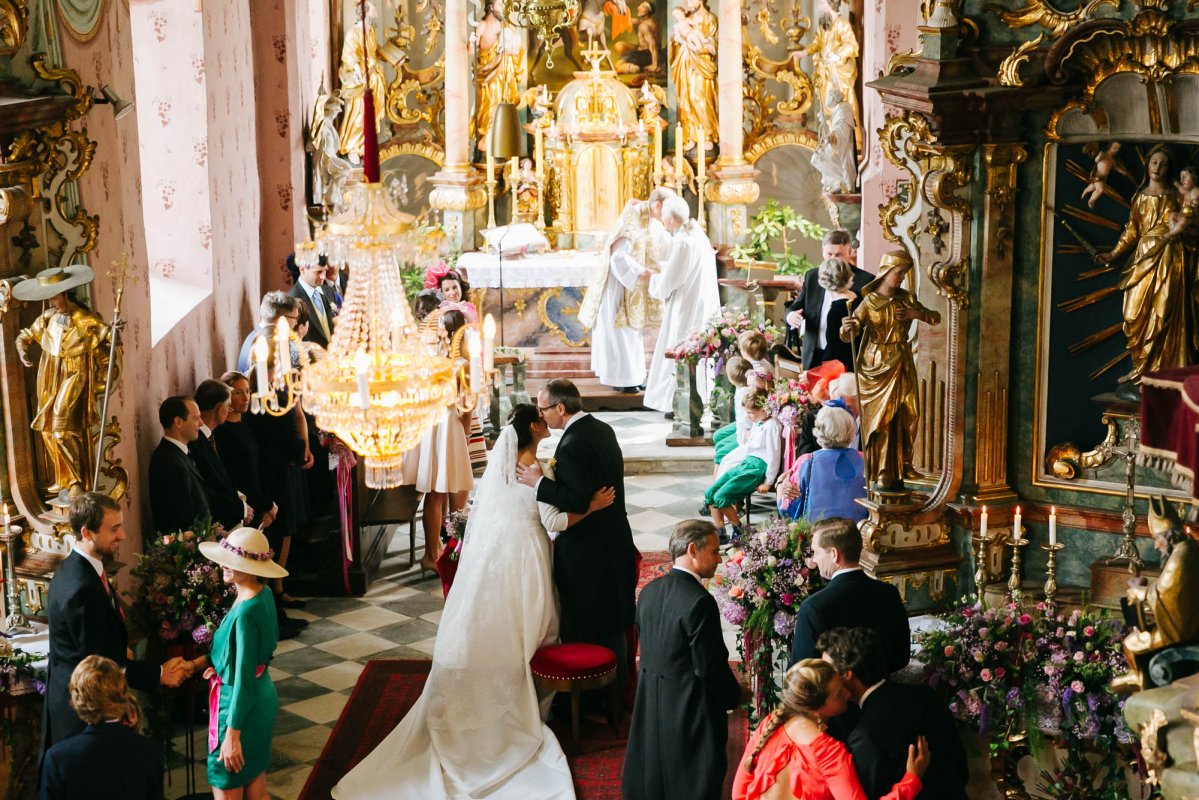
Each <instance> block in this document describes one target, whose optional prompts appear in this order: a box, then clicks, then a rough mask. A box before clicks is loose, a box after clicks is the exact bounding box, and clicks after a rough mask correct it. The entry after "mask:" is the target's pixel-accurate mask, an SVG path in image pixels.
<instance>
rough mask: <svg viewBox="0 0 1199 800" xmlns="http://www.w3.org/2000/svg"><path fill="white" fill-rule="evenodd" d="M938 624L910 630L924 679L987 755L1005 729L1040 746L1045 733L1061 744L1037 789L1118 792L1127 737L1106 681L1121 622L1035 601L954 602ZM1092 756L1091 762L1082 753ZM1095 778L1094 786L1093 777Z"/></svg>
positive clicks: (1118, 659)
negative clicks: (973, 730) (1121, 747)
mask: <svg viewBox="0 0 1199 800" xmlns="http://www.w3.org/2000/svg"><path fill="white" fill-rule="evenodd" d="M941 619H942V621H943V622H944V623H945V626H944V627H943V628H941V629H939V630H932V631H927V632H924V633H922V634H920V635H919V636H918V641H919V643H920V647H921V650H922V657H921V659H922V661H923V662H924V663H925V665H926V667H927V674H926V679H927V681H928V683H929V684H930V685H931V686H933V687H934V688H936V689H938V690H939V691H942V692H944V693H945V695H946V697H947V698H948V701H949V708H950V711H952V712H953V714H954V716H956V717H957V718H958V719H960V720H962V721H964V722H967V723H969V724H971V725H972V726H976V727H977V728H978V731H979V733H980V734H981V735H982V736H983V737H984V738H985V739H986V741H987V744H988V747H989V749H990V751H991V755H992V756H993V757H995V756H998V755H999V754H1000V753H1001V752H1002V751H1003V750H1006V749H1007V748H1008V746H1009V745H1010V743H1011V742H1012V741H1013V735H1015V734H1026V735H1027V736H1028V737H1029V739H1030V743H1031V744H1033V745H1034V746H1037V747H1039V746H1040V743H1041V742H1042V741H1043V739H1044V738H1045V737H1053V738H1055V739H1057V740H1058V742H1059V743H1060V748H1061V749H1062V750H1063V751H1064V752H1065V754H1066V755H1065V758H1064V760H1063V761H1062V762H1061V763H1060V764H1059V765H1058V767H1057V769H1056V771H1055V772H1053V773H1048V772H1046V773H1043V774H1042V776H1041V780H1040V783H1041V788H1042V791H1044V792H1045V793H1047V794H1048V795H1049V796H1052V797H1057V798H1063V797H1066V798H1078V799H1079V800H1082V798H1097V797H1102V798H1105V799H1106V800H1117V799H1118V798H1123V797H1125V791H1126V788H1127V787H1126V785H1125V780H1124V771H1123V769H1122V768H1121V767H1122V765H1121V763H1120V761H1119V757H1118V752H1117V748H1116V745H1117V744H1127V743H1130V742H1132V741H1134V737H1133V735H1132V733H1131V732H1130V731H1129V730H1128V728H1127V727H1126V726H1125V724H1124V718H1123V716H1122V714H1121V712H1122V709H1123V706H1124V700H1123V698H1121V697H1118V696H1117V695H1115V694H1114V693H1113V692H1112V691H1111V688H1110V686H1111V681H1112V679H1113V678H1115V677H1117V676H1119V675H1120V674H1122V673H1123V672H1125V671H1126V667H1125V662H1124V658H1123V655H1122V646H1123V640H1124V634H1125V630H1124V626H1123V624H1122V623H1120V622H1119V621H1118V620H1113V619H1109V618H1107V617H1105V616H1101V615H1097V614H1095V613H1093V612H1090V611H1085V612H1084V611H1081V610H1077V609H1076V610H1075V611H1073V612H1071V613H1070V614H1069V615H1067V616H1063V615H1061V614H1058V613H1050V612H1049V611H1048V610H1047V609H1046V607H1045V605H1044V603H1038V604H1037V605H1036V607H1035V608H1034V609H1032V610H1025V609H1023V608H1021V607H1019V606H1016V605H1015V604H1009V605H1007V606H1004V607H1002V608H991V609H986V610H982V609H980V608H979V607H978V606H962V607H961V608H959V609H957V610H956V611H953V612H950V613H948V614H946V615H944V616H942V618H941ZM1095 754H1098V755H1099V756H1100V762H1099V764H1096V763H1095V761H1094V758H1093V757H1092V758H1088V755H1091V756H1094V755H1095ZM1097 777H1098V778H1101V779H1102V780H1101V783H1102V786H1097V785H1096V778H1097Z"/></svg>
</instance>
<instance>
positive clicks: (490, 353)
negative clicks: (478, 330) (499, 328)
mask: <svg viewBox="0 0 1199 800" xmlns="http://www.w3.org/2000/svg"><path fill="white" fill-rule="evenodd" d="M494 369H495V317H493V316H491V315H490V314H488V315H487V316H486V317H484V318H483V372H484V373H486V374H487V375H490V374H491V371H492V370H494Z"/></svg>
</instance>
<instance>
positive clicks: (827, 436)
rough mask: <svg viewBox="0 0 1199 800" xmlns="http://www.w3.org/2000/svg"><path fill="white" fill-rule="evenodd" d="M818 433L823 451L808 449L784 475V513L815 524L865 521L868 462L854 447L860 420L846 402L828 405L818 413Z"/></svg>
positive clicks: (781, 489)
mask: <svg viewBox="0 0 1199 800" xmlns="http://www.w3.org/2000/svg"><path fill="white" fill-rule="evenodd" d="M812 431H813V433H814V434H815V436H816V441H817V443H818V444H819V445H820V449H819V450H817V451H816V452H814V453H805V454H804V455H803V456H801V457H800V458H799V459H798V460H796V462H795V464H794V465H793V466H792V467H791V469H790V470H788V471H787V472H785V473H784V474H783V475H782V476H780V477H779V479H778V483H777V484H776V489H777V490H778V508H779V513H780V514H782V515H783V516H785V517H789V518H791V519H805V520H808V521H809V522H817V521H819V520H822V519H827V518H829V517H845V518H847V519H852V520H855V521H857V520H860V519H863V518H864V517H865V516H866V509H865V508H863V507H862V506H861V505H859V504H858V503H857V502H856V501H857V499H858V498H861V497H865V496H866V479H865V473H866V465H865V462H864V461H863V459H862V454H861V453H860V452H858V451H857V450H856V449H855V448H854V447H853V446H852V443H853V440H854V438H855V437H856V436H857V433H858V424H857V420H855V419H854V418H853V415H852V414H851V413H849V412H848V411H846V410H845V408H844V407H842V406H840V405H826V406H825V407H824V408H822V409H820V411H819V413H817V414H816V422H815V424H814V425H813V426H812Z"/></svg>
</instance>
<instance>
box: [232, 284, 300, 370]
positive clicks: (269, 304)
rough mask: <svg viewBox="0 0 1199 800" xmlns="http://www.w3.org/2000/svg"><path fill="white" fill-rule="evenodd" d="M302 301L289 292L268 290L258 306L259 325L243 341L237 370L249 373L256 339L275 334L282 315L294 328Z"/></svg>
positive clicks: (268, 339) (290, 326)
mask: <svg viewBox="0 0 1199 800" xmlns="http://www.w3.org/2000/svg"><path fill="white" fill-rule="evenodd" d="M299 308H300V301H299V300H297V299H296V298H294V297H289V296H288V295H287V292H267V293H266V294H264V295H263V296H262V303H261V304H259V306H258V327H257V328H255V329H254V330H252V331H250V333H249V335H248V336H246V338H245V340H244V341H242V343H241V350H240V351H239V352H238V355H237V371H238V372H240V373H241V374H242V375H248V374H249V372H250V366H251V365H252V363H253V361H254V355H253V353H252V352H251V351H252V350H253V349H254V340H255V339H257V338H258V337H259V335H265V336H266V337H267V341H270V339H271V337H272V336H274V334H275V323H276V322H278V321H279V318H280V317H285V318H286V319H287V325H288V327H289V328H292V329H294V328H295V325H296V319H297V318H298V317H299V315H300V311H299Z"/></svg>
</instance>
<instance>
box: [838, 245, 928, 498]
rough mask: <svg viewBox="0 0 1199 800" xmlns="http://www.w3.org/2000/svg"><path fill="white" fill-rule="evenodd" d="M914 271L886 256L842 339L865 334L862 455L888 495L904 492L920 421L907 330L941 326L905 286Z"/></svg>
mask: <svg viewBox="0 0 1199 800" xmlns="http://www.w3.org/2000/svg"><path fill="white" fill-rule="evenodd" d="M911 269H912V258H911V256H909V255H908V254H907V252H906V251H904V250H893V251H891V252H890V253H887V254H886V255H885V256H883V258H882V261H881V262H879V275H878V277H877V278H875V279H874V280H873V281H871V282H870V283H868V284H866V287H865V288H864V289H863V290H862V295H863V297H862V301H861V303H860V304H859V305H858V307H857V308H855V309H854V310H853V313H852V314H851V315H850V316H848V317H846V318H845V321H844V322H842V323H841V340H842V341H845V342H853V341H854V340H856V339H859V336H860V340H859V341H858V342H857V346H858V356H857V360H856V369H857V375H858V391H859V392H860V396H861V406H862V412H861V414H862V415H861V420H862V422H861V426H862V427H861V434H862V438H861V441H862V445H863V447H862V452H863V454H864V455H865V457H866V469H867V471H868V476H869V477H870V479H871V481H872V482H873V483H874V484H875V486H876V487H877V488H879V489H882V490H884V491H900V490H902V489H903V478H904V474H905V472H906V471H908V470H910V467H911V461H912V459H911V453H912V443H913V442H914V441H915V439H916V427H917V425H918V424H919V419H920V415H919V408H918V404H917V399H916V398H917V394H916V389H917V379H916V362H915V361H914V360H913V358H912V344H911V342H910V341H909V339H908V330H909V328H911V323H912V320H920V321H921V322H924V323H926V324H928V325H937V324H940V322H941V315H940V314H938V313H937V312H936V311H933V310H932V309H929V308H925V307H924V306H923V305H921V304H920V302H919V301H918V300H917V299H916V298H915V297H914V296H913V295H912V293H911V292H909V291H907V290H906V289H904V288H903V279H904V277H905V276H906V275H907V274H908V272H909V271H910V270H911Z"/></svg>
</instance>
